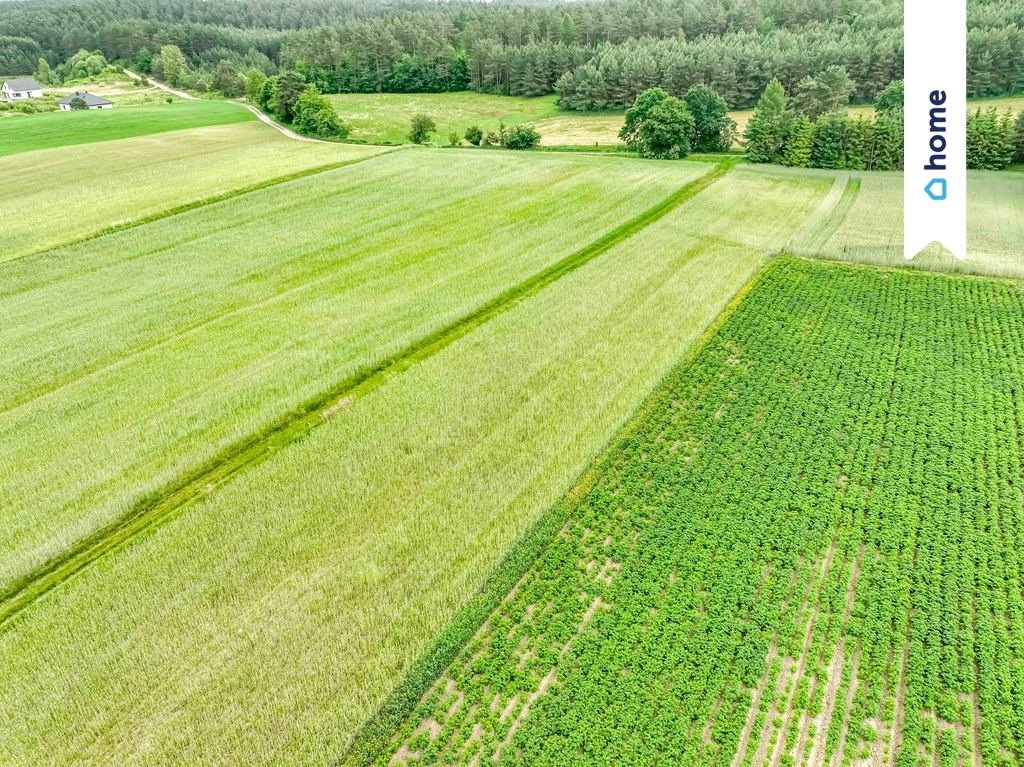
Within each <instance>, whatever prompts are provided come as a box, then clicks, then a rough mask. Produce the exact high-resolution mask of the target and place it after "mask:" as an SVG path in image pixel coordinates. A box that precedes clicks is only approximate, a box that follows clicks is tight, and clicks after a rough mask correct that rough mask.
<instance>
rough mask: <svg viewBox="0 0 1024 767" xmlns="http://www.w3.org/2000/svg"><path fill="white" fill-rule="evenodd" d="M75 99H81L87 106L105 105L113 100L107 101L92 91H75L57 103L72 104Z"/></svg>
mask: <svg viewBox="0 0 1024 767" xmlns="http://www.w3.org/2000/svg"><path fill="white" fill-rule="evenodd" d="M75 99H81V100H82V101H84V102H85V105H86V106H87V107H97V106H104V105H106V104H109V103H111V102H109V101H107V100H106V99H101V98H100V97H99V96H93V95H92V94H91V93H85V92H84V91H75V92H74V93H69V94H68V95H67V96H65V97H64V98H62V99H61V100H60V101H58V102H57V103H58V104H67V105H68V106H70V105H71V102H72V101H74V100H75Z"/></svg>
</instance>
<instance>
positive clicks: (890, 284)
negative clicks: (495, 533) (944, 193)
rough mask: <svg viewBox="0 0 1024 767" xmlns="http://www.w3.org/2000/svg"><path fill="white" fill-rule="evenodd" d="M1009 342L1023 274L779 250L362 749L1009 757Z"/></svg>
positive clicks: (423, 757) (1016, 687)
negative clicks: (397, 720) (502, 594)
mask: <svg viewBox="0 0 1024 767" xmlns="http://www.w3.org/2000/svg"><path fill="white" fill-rule="evenodd" d="M1022 338H1024V294H1022V292H1021V290H1020V288H1019V286H1018V285H1017V284H1015V283H1007V282H992V281H984V280H979V279H974V278H954V277H946V276H937V275H925V274H915V273H910V272H905V271H904V272H882V271H876V270H873V269H865V268H863V267H861V268H857V267H849V266H838V265H822V264H813V263H810V262H801V261H795V260H791V259H787V260H783V261H780V262H776V263H775V264H774V265H772V267H770V268H769V269H768V271H767V272H766V273H765V274H764V276H763V277H762V279H761V280H760V283H759V284H758V286H757V287H756V288H755V289H754V290H753V291H752V292H751V293H750V294H749V296H748V297H747V298H746V300H745V301H744V302H743V303H742V304H741V305H740V306H739V308H738V309H737V310H736V312H735V313H734V314H733V315H732V316H731V317H730V318H729V319H728V320H727V321H726V322H725V323H724V325H723V326H722V327H721V328H720V329H719V331H718V332H717V333H716V334H715V335H714V337H713V338H711V339H710V340H709V341H708V342H707V344H706V346H705V347H704V348H703V350H702V351H701V353H700V355H699V356H698V358H697V359H696V361H695V363H694V364H693V365H681V366H678V367H677V368H675V370H674V371H673V372H672V373H671V374H670V375H669V376H668V377H667V379H666V380H665V382H664V383H663V384H662V385H661V386H660V387H659V389H658V391H657V393H656V394H655V395H654V397H653V399H652V401H651V402H650V403H648V406H647V408H646V410H645V411H644V414H643V416H642V417H641V418H640V419H638V422H637V423H636V425H635V427H634V428H633V429H632V430H631V431H630V432H629V433H628V434H627V435H626V436H625V437H624V438H623V439H621V440H620V441H619V442H618V443H617V444H616V446H615V447H614V449H612V450H611V451H610V452H609V454H608V456H607V458H606V459H605V461H604V462H603V464H602V466H601V468H600V470H599V471H598V472H597V474H596V477H595V478H594V480H593V482H592V484H591V485H584V486H583V487H581V490H580V500H579V502H578V503H577V504H575V505H572V506H571V507H570V508H569V509H568V512H567V514H568V516H567V518H566V517H564V516H562V515H560V514H559V513H558V512H557V508H556V510H555V511H554V512H552V514H554V515H555V516H556V519H555V521H553V522H552V524H553V525H558V527H557V528H554V529H558V530H559V532H558V533H557V534H556V535H554V536H553V538H552V540H551V543H550V544H549V545H548V547H547V548H546V549H545V550H544V552H543V554H542V555H541V556H540V557H539V558H538V559H537V560H536V561H535V563H534V564H533V565H531V566H530V567H529V568H528V570H527V571H526V572H525V574H524V575H523V576H522V578H521V579H518V582H517V583H516V585H515V588H514V589H512V590H511V591H510V592H509V594H508V596H507V597H506V598H505V599H504V600H503V601H502V602H501V604H500V605H499V606H498V607H497V609H495V610H494V611H493V612H492V613H491V614H490V615H489V616H488V617H487V619H486V621H478V624H479V629H478V630H477V631H476V633H475V635H474V636H473V637H472V639H471V640H470V641H469V642H468V643H467V644H466V646H465V648H464V649H463V650H461V652H459V653H458V655H457V657H456V659H455V661H454V662H453V663H451V664H450V666H449V667H448V668H447V670H446V671H445V672H444V673H443V674H442V675H441V677H440V678H439V679H438V681H437V682H436V683H434V684H433V685H432V686H431V689H430V692H429V693H428V694H427V695H426V696H425V697H424V698H423V700H422V701H421V702H420V703H419V704H418V705H416V707H415V710H414V712H413V713H412V715H411V716H410V717H408V718H407V719H406V721H405V723H404V724H403V725H402V726H401V727H400V728H399V730H398V732H397V734H396V735H395V736H394V737H393V738H391V739H390V740H389V744H390V745H389V747H388V748H387V749H386V750H385V752H384V753H383V755H382V756H380V757H379V758H378V759H377V760H376V763H377V764H379V765H386V764H402V765H415V764H446V765H470V764H473V765H478V764H490V763H499V764H503V765H515V764H524V765H545V764H581V765H582V764H586V765H624V764H655V763H659V764H660V763H664V764H685V765H691V766H693V767H698V766H702V765H707V766H711V765H715V766H717V767H728V766H730V765H731V767H740V766H741V765H742V766H743V767H761V766H762V765H779V764H789V765H826V764H833V765H847V764H854V765H860V764H865V765H885V764H888V765H901V766H902V765H918V764H928V765H932V764H934V765H941V766H942V767H946V766H947V765H948V766H949V767H955V766H956V765H968V764H985V765H1002V766H1005V767H1010V766H1011V765H1017V764H1019V761H1018V755H1019V754H1021V753H1022V752H1024V708H1022V706H1021V705H1020V701H1021V697H1020V696H1021V689H1022V684H1024V678H1022V676H1021V673H1022V671H1021V670H1022V668H1024V626H1022V621H1024V590H1022V589H1024V583H1022V579H1021V578H1022V577H1021V556H1022V552H1024V547H1022V543H1024V519H1022V517H1021V492H1022V487H1021V484H1022V480H1021V463H1022V461H1024V443H1022V440H1021V433H1022V430H1024V415H1022V413H1024V409H1022V406H1021V391H1020V381H1021V377H1022V374H1024V346H1022V343H1021V339H1022ZM511 577H512V576H510V578H511ZM514 577H515V578H518V573H516V574H514ZM480 617H481V618H482V617H484V616H480ZM412 701H413V702H415V698H412Z"/></svg>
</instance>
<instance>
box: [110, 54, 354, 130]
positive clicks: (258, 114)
mask: <svg viewBox="0 0 1024 767" xmlns="http://www.w3.org/2000/svg"><path fill="white" fill-rule="evenodd" d="M124 73H125V74H126V75H128V76H129V77H134V78H136V79H137V80H141V79H143V76H142V75H138V74H136V73H135V72H132V71H130V70H127V69H126V70H124ZM145 79H147V80H149V82H150V83H152V85H153V86H154V87H155V88H159V89H160V90H162V91H167V92H168V93H171V94H173V95H175V96H177V97H178V98H182V99H185V100H186V101H200V99H198V98H196V97H195V96H193V95H191V94H189V93H186V92H185V91H179V90H178V89H176V88H172V87H171V86H169V85H167V84H166V83H162V82H159V81H157V80H154V79H153V78H152V77H149V76H148V75H147V76H146V78H145ZM241 106H243V107H245V108H246V109H248V110H249V111H250V112H252V113H253V114H254V115H256V117H257V118H258V119H259V120H260V122H264V123H266V124H267V125H269V126H270V127H271V128H273V129H274V130H276V131H277V132H278V133H280V134H281V135H283V136H287V137H288V138H290V139H294V140H295V141H313V142H315V143H318V144H333V143H335V142H333V141H324V140H322V139H318V138H311V137H310V136H303V135H302V134H300V133H296V132H295V131H293V130H291V129H290V128H286V127H284V126H283V125H281V124H280V123H279V122H277V121H276V120H273V119H271V118H270V117H268V116H267V115H265V114H263V112H261V111H260V110H259V109H257V108H256V107H254V106H250V105H249V104H241Z"/></svg>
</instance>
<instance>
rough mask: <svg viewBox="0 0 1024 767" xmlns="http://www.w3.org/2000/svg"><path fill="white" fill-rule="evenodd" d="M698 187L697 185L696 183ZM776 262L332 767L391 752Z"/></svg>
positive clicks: (737, 298)
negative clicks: (426, 699)
mask: <svg viewBox="0 0 1024 767" xmlns="http://www.w3.org/2000/svg"><path fill="white" fill-rule="evenodd" d="M694 183H696V182H694ZM775 263H777V262H776V261H775V260H771V261H769V262H768V263H767V264H765V266H763V267H762V268H761V269H760V270H758V272H757V273H756V274H754V276H752V277H751V278H750V279H749V280H747V283H746V284H745V285H744V286H743V287H741V288H740V289H739V290H738V291H737V292H736V294H735V295H734V296H733V297H732V299H731V300H730V301H729V303H728V304H727V305H726V307H725V308H724V309H723V310H722V312H721V314H719V315H718V317H716V318H715V320H714V321H713V322H712V323H711V324H710V325H708V327H707V328H706V329H705V330H704V332H703V333H702V334H701V336H700V337H699V338H698V339H697V341H696V342H695V343H694V345H693V346H692V347H691V348H690V349H689V350H688V351H687V352H686V354H684V355H683V356H682V358H681V359H680V360H679V361H678V362H677V363H675V364H674V365H673V366H672V368H671V369H670V371H669V372H668V373H666V374H665V377H664V378H663V379H662V381H660V382H659V383H658V384H657V385H656V386H655V388H654V391H653V392H652V393H651V394H650V395H649V396H648V397H647V399H646V400H644V402H643V404H641V405H640V407H639V408H637V410H636V412H635V413H633V415H632V416H631V417H630V418H629V420H628V421H627V422H626V423H625V424H624V425H623V426H622V428H621V429H619V431H618V432H617V433H616V434H615V436H613V437H612V439H611V440H609V442H608V444H607V445H606V446H605V447H604V448H603V449H602V451H601V453H600V455H599V456H598V457H597V458H596V459H595V460H594V462H593V463H592V464H591V466H590V468H588V469H587V470H586V471H584V472H583V474H581V475H580V477H579V478H578V479H577V480H576V482H575V483H574V484H573V486H572V488H571V489H570V490H569V491H568V492H567V493H566V494H565V496H564V497H563V498H562V499H561V500H560V501H559V502H558V503H556V504H554V505H553V506H552V507H551V508H550V509H549V510H548V511H547V512H545V513H544V514H543V515H542V516H541V518H540V519H539V520H537V522H536V523H535V524H534V525H533V527H531V528H530V530H529V531H528V532H527V533H526V534H525V535H524V536H523V537H522V538H520V540H519V541H518V542H517V543H516V544H515V545H514V546H513V547H512V549H511V551H509V553H508V554H506V555H505V557H504V558H503V559H502V560H501V562H500V563H499V564H498V566H497V567H496V568H495V569H494V571H493V572H492V573H491V574H490V575H489V576H488V578H487V580H486V581H485V582H484V584H483V585H482V586H481V587H480V590H479V591H477V593H476V594H474V595H473V597H472V598H471V599H470V601H469V602H468V604H466V605H465V606H464V607H462V608H461V609H460V610H459V611H458V612H457V613H456V615H455V617H454V618H453V619H452V621H451V622H450V623H449V624H448V626H447V627H446V628H445V629H444V631H443V632H442V633H441V635H440V636H439V637H438V638H437V640H436V641H435V642H434V643H433V644H432V645H431V646H430V648H429V649H427V651H426V652H425V653H423V655H422V656H420V658H419V660H417V661H416V663H415V664H413V666H412V668H411V669H410V670H409V672H408V673H407V674H406V675H405V677H404V678H403V679H402V681H401V682H399V683H398V685H397V686H396V687H395V688H394V690H393V691H392V692H391V694H390V695H389V696H388V699H387V700H386V701H385V702H384V703H383V704H382V705H381V706H380V708H378V709H377V711H376V713H375V714H374V715H373V716H372V717H370V719H368V720H367V722H366V723H365V724H364V725H363V726H362V727H361V728H360V729H359V731H358V732H357V733H356V734H355V736H354V737H353V739H352V742H351V744H350V745H349V746H348V748H347V750H346V751H345V753H344V754H343V755H342V756H341V757H340V758H339V759H338V760H337V761H335V762H334V764H333V767H369V765H372V764H373V763H374V761H375V760H376V759H377V757H378V756H380V754H381V752H382V751H383V750H384V749H385V748H386V747H387V746H388V744H389V741H390V740H391V738H392V737H393V736H394V734H395V733H396V732H397V731H398V730H399V729H401V726H402V723H403V722H404V721H405V719H406V718H407V717H408V716H409V715H410V714H411V713H412V711H413V709H414V708H415V707H416V704H417V703H419V701H420V700H421V699H422V697H423V696H424V695H425V694H426V693H427V692H428V691H429V689H430V687H431V685H433V684H434V683H435V682H436V681H437V679H438V678H439V677H440V676H441V674H443V673H444V670H445V669H446V668H448V666H449V665H451V663H452V661H453V660H455V656H456V655H457V654H458V653H459V651H460V650H461V649H462V648H463V647H465V645H466V644H467V643H468V642H469V641H470V640H471V639H472V638H473V635H474V634H476V632H477V631H478V630H479V628H480V626H482V625H483V623H484V621H485V620H487V617H488V616H489V615H490V614H491V613H492V612H494V611H495V610H496V609H497V608H498V607H499V606H500V605H501V603H502V601H503V600H504V599H505V597H506V596H507V595H508V593H509V592H510V591H512V588H513V587H514V586H515V584H516V583H518V582H519V580H520V579H521V578H522V577H523V575H524V574H525V573H526V572H527V570H528V569H529V568H530V566H531V565H532V564H533V563H534V562H535V561H536V559H537V558H538V557H540V556H541V555H542V554H543V553H544V551H545V549H546V548H547V547H548V544H549V543H550V542H551V541H552V539H553V538H554V537H555V535H557V533H558V531H559V530H561V529H562V527H563V526H564V525H565V523H566V521H567V520H568V518H569V516H570V515H571V514H572V513H573V511H574V510H575V509H576V508H577V507H578V506H579V504H580V503H582V501H583V500H584V498H585V497H586V496H587V494H588V493H589V492H590V490H591V488H593V486H594V484H595V483H596V482H597V479H598V478H599V477H600V476H601V475H602V473H603V472H604V471H605V470H606V469H607V467H608V466H609V465H610V464H611V463H612V461H614V459H615V456H616V454H617V453H618V451H619V448H620V446H621V445H623V444H624V443H625V442H628V440H629V439H630V438H631V437H632V436H633V435H635V434H636V433H637V431H638V430H639V429H640V427H641V426H642V425H643V424H644V423H645V422H646V420H647V419H648V418H649V417H651V416H652V415H653V413H655V412H656V411H657V410H658V409H659V408H660V407H663V406H664V404H665V398H666V397H667V396H669V395H670V394H671V392H668V391H667V390H666V388H665V382H666V381H667V380H668V378H669V376H670V375H672V373H673V372H674V371H675V370H677V369H678V368H679V367H680V366H684V365H691V364H693V362H694V361H695V360H696V359H697V357H698V356H699V355H700V353H701V351H703V349H704V348H705V346H707V344H708V342H709V341H710V340H711V339H712V338H714V336H715V334H717V333H718V331H719V330H720V329H721V327H722V326H723V325H724V324H725V322H726V321H727V320H728V319H729V317H731V316H732V315H733V313H734V312H735V311H736V309H737V307H738V306H739V305H740V304H741V303H742V302H743V300H744V299H745V298H746V297H747V295H748V294H749V293H750V291H752V290H753V289H754V288H755V287H756V286H757V284H758V283H759V282H760V281H761V280H762V278H763V277H764V275H765V274H767V273H768V271H769V270H770V269H771V268H773V266H774V264H775Z"/></svg>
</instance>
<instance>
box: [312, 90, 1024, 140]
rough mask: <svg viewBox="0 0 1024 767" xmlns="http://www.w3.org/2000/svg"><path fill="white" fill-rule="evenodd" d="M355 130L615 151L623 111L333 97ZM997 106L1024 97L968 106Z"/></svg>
mask: <svg viewBox="0 0 1024 767" xmlns="http://www.w3.org/2000/svg"><path fill="white" fill-rule="evenodd" d="M330 98H331V100H332V101H333V102H334V104H335V106H337V108H338V111H339V112H340V113H341V115H342V119H344V120H345V122H346V123H347V124H349V125H350V126H352V128H353V132H352V138H354V139H357V140H360V141H367V142H370V143H381V142H383V143H389V144H401V143H405V142H406V141H407V138H406V134H408V132H409V120H410V118H411V117H412V115H413V114H416V113H417V112H424V113H426V114H428V115H430V116H431V117H433V118H434V120H435V122H437V124H438V131H437V134H436V135H435V136H434V137H433V143H435V144H438V145H442V144H447V143H448V133H449V131H451V130H454V131H456V132H457V133H458V134H459V135H460V136H462V134H463V133H465V131H466V128H468V127H469V126H470V125H473V124H477V125H479V126H480V127H481V128H484V129H485V130H493V129H495V128H497V127H498V123H499V121H501V120H504V122H505V124H506V125H516V124H518V123H523V122H528V123H530V124H532V125H533V126H534V127H535V128H536V129H537V130H538V131H539V132H540V134H541V144H542V145H544V146H594V145H597V146H614V145H616V144H619V143H620V141H619V137H618V133H619V129H620V128H622V122H623V119H624V114H625V113H624V112H623V111H608V112H601V113H596V114H594V113H589V114H588V113H580V112H563V111H559V109H558V107H557V105H556V104H555V96H553V95H551V96H540V97H537V98H520V97H516V96H492V95H487V94H481V93H474V92H468V91H467V92H464V93H440V94H395V93H385V94H378V93H371V94H362V93H351V94H343V95H335V96H331V97H330ZM990 106H994V107H997V108H998V109H1000V110H1004V109H1012V110H1013V111H1015V112H1016V111H1020V110H1024V96H1019V97H1015V98H1001V99H983V100H978V101H972V102H970V108H971V109H975V108H979V107H980V108H987V107H990ZM752 111H753V110H750V109H746V110H738V111H734V112H731V113H730V115H731V116H732V118H733V119H734V120H736V122H737V125H738V127H739V130H740V132H742V131H743V130H744V129H745V128H746V125H747V121H748V120H749V119H750V115H751V113H752ZM873 111H874V110H873V109H872V107H870V106H854V107H850V109H849V112H850V114H852V115H857V114H871V113H872V112H873Z"/></svg>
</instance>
